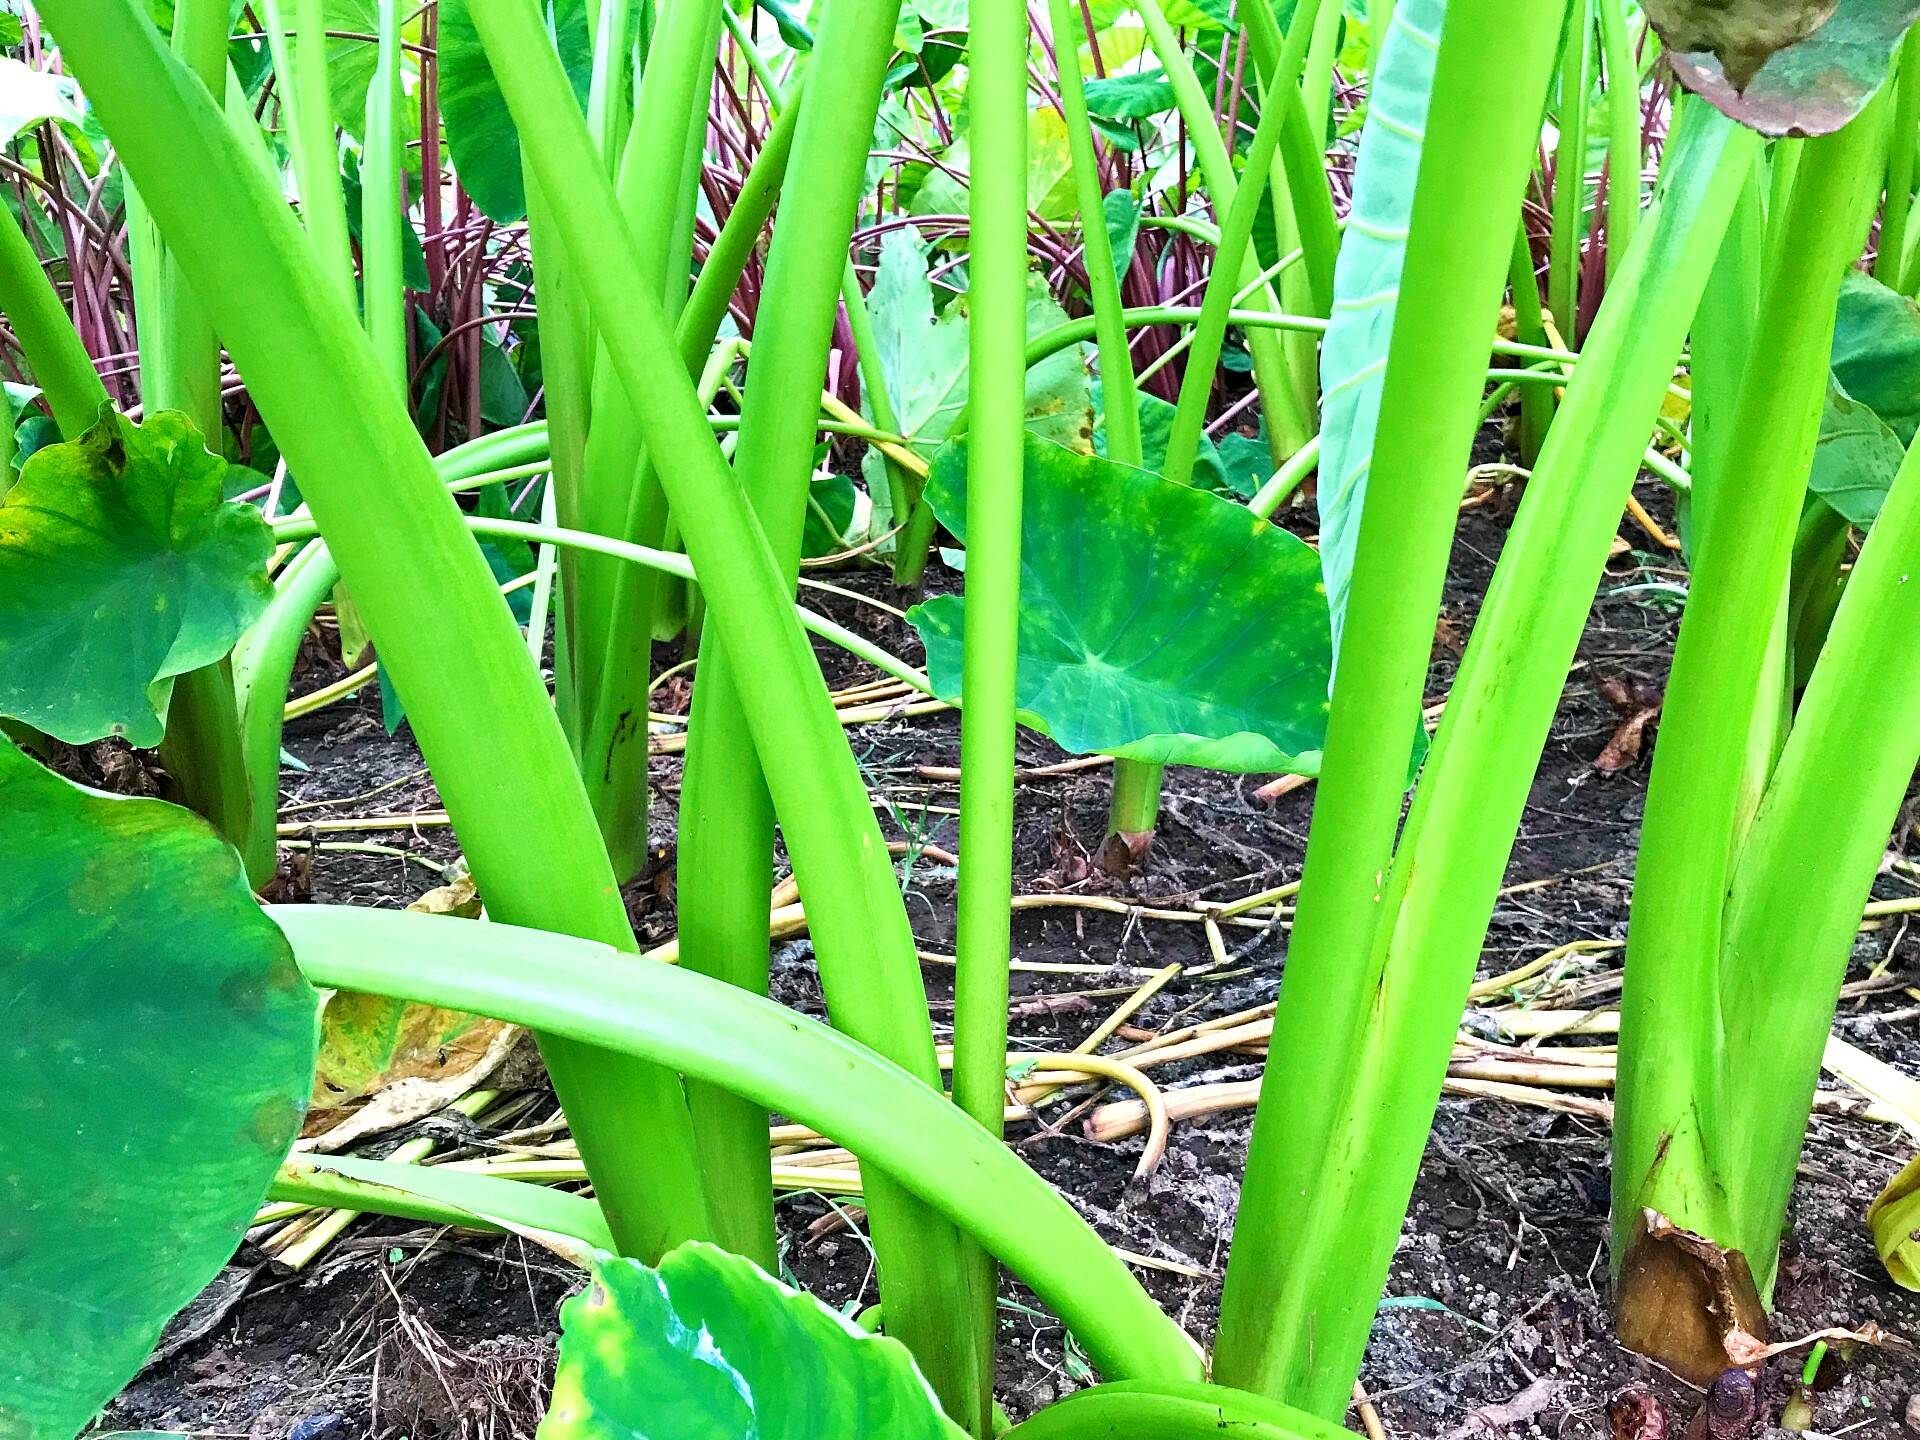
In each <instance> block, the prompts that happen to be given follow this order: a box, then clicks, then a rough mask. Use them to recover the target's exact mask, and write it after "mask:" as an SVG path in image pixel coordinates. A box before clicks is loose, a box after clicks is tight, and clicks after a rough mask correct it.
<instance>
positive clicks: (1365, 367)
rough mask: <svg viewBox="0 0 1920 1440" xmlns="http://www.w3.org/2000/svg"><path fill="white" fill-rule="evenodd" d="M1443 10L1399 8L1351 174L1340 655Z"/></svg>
mask: <svg viewBox="0 0 1920 1440" xmlns="http://www.w3.org/2000/svg"><path fill="white" fill-rule="evenodd" d="M1445 15H1446V0H1401V3H1400V4H1398V5H1396V6H1395V7H1394V11H1393V23H1392V25H1391V26H1390V27H1389V28H1388V32H1387V37H1386V40H1385V43H1384V44H1383V45H1382V47H1381V50H1382V54H1381V57H1380V68H1379V71H1378V73H1377V74H1376V75H1375V76H1374V83H1373V95H1372V102H1371V106H1370V108H1369V110H1368V112H1367V123H1366V125H1365V126H1364V127H1363V128H1362V129H1361V131H1360V154H1359V158H1358V160H1357V161H1356V162H1355V168H1354V180H1353V211H1352V215H1351V216H1350V218H1349V219H1348V222H1347V233H1346V238H1345V240H1344V241H1343V242H1342V243H1341V246H1340V257H1339V260H1338V261H1337V262H1336V263H1335V265H1334V272H1333V316H1332V321H1331V323H1330V324H1329V325H1328V327H1327V336H1326V341H1325V343H1324V344H1323V345H1322V347H1321V351H1320V386H1321V410H1320V415H1321V418H1320V434H1321V442H1320V444H1321V449H1320V488H1319V497H1320V564H1321V566H1322V568H1323V569H1324V570H1325V572H1326V577H1327V598H1328V603H1329V608H1330V612H1331V615H1332V620H1333V643H1334V651H1335V653H1336V654H1337V653H1338V652H1339V648H1340V631H1341V626H1342V622H1343V621H1344V620H1345V618H1346V609H1347V590H1348V587H1349V586H1351V585H1352V583H1353V558H1354V551H1355V550H1356V549H1357V548H1358V545H1359V541H1360V512H1361V509H1362V506H1363V504H1364V502H1365V500H1366V493H1367V471H1368V469H1369V467H1370V466H1371V465H1372V463H1373V440H1374V432H1375V430H1376V428H1377V427H1378V425H1379V423H1380V389H1381V382H1382V381H1383V380H1384V379H1385V378H1386V371H1387V350H1388V347H1389V346H1390V345H1391V344H1392V342H1393V317H1394V313H1395V310H1396V309H1397V307H1398V303H1399V298H1400V275H1401V271H1402V270H1403V269H1404V268H1405V265H1406V259H1407V231H1408V228H1409V227H1410V226H1411V224H1412V222H1413V188H1414V183H1415V181H1416V180H1417V179H1418V178H1419V172H1420V147H1421V143H1422V138H1423V136H1424V134H1425V130H1426V123H1427V103H1428V100H1429V99H1430V98H1431V96H1432V93H1433V70H1434V60H1435V58H1436V57H1437V55H1438V53H1439V44H1440V41H1439V36H1440V25H1441V21H1442V20H1443V19H1444V18H1445Z"/></svg>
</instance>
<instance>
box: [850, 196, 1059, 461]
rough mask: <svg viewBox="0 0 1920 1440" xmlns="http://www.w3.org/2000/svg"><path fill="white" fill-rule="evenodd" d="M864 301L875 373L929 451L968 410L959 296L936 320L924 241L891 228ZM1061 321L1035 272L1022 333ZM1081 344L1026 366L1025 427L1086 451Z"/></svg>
mask: <svg viewBox="0 0 1920 1440" xmlns="http://www.w3.org/2000/svg"><path fill="white" fill-rule="evenodd" d="M867 304H868V308H869V309H870V310H871V312H872V315H873V332H874V340H875V343H876V346H877V348H878V350H879V356H880V369H881V373H882V374H883V375H884V376H885V377H886V382H887V392H888V395H889V397H890V398H891V399H892V401H893V408H894V410H895V412H896V417H897V419H898V420H899V422H900V427H901V431H902V433H903V434H905V436H906V437H907V439H908V441H909V442H910V443H911V444H912V445H913V447H914V448H915V449H916V450H918V451H920V452H921V453H922V454H924V455H932V454H933V452H934V451H935V450H936V449H938V448H939V446H940V443H941V442H942V441H943V440H945V439H946V438H947V435H948V434H949V433H950V432H951V431H952V429H953V427H954V425H955V423H956V422H957V421H958V420H959V419H960V417H961V415H962V414H963V413H964V412H965V410H966V405H967V321H966V310H965V306H966V301H965V297H962V298H961V299H959V300H956V301H955V302H954V303H953V304H952V305H950V306H949V307H948V309H947V312H946V313H945V314H944V315H941V316H940V317H939V318H937V319H936V318H935V316H934V313H933V285H932V283H931V282H930V281H929V280H928V279H927V251H926V247H925V246H923V245H922V244H921V242H920V241H919V240H918V239H916V238H915V237H914V236H913V235H912V233H911V232H909V231H907V230H893V231H889V232H888V234H887V237H886V239H885V240H884V241H883V242H882V243H881V246H880V264H879V268H878V270H877V271H876V272H875V274H874V282H873V289H872V291H871V293H870V294H869V295H868V297H867ZM1065 323H1066V313H1065V312H1064V311H1063V310H1061V308H1060V307H1059V305H1058V304H1056V303H1055V302H1054V300H1053V297H1052V296H1051V295H1049V294H1048V293H1047V290H1046V286H1045V284H1044V283H1043V282H1042V281H1041V280H1040V279H1039V277H1038V276H1035V277H1033V278H1032V279H1031V280H1030V281H1029V284H1028V291H1027V334H1028V335H1029V336H1034V335H1039V334H1042V333H1044V332H1045V331H1048V330H1051V329H1053V328H1054V327H1055V326H1057V325H1062V324H1065ZM1083 349H1084V347H1081V346H1070V347H1068V348H1067V349H1066V350H1063V351H1061V352H1060V353H1059V354H1057V355H1051V356H1049V357H1048V358H1047V359H1045V360H1043V361H1042V362H1041V363H1040V364H1038V365H1035V366H1034V367H1033V368H1032V369H1030V370H1028V371H1027V428H1028V429H1030V430H1032V431H1034V432H1035V433H1036V434H1040V435H1043V436H1045V437H1046V438H1048V439H1050V440H1053V441H1055V442H1056V443H1058V444H1062V445H1068V446H1071V447H1072V448H1074V449H1077V450H1083V451H1084V450H1086V449H1088V448H1089V447H1090V446H1091V444H1092V438H1091V437H1092V428H1093V401H1092V399H1091V397H1090V396H1089V394H1088V390H1087V371H1086V365H1085V360H1084V356H1083V354H1082V350H1083ZM869 418H871V416H869ZM870 478H871V477H870ZM882 488H883V489H884V486H882ZM874 493H876V494H877V493H879V492H878V491H876V492H874Z"/></svg>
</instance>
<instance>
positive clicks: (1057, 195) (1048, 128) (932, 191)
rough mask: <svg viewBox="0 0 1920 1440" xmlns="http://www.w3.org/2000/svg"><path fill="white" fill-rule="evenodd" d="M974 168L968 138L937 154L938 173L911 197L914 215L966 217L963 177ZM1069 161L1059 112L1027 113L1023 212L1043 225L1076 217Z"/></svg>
mask: <svg viewBox="0 0 1920 1440" xmlns="http://www.w3.org/2000/svg"><path fill="white" fill-rule="evenodd" d="M971 163H972V155H971V151H970V149H969V147H968V142H967V137H966V136H965V135H962V136H960V137H959V138H958V139H957V140H955V141H954V142H953V143H952V144H951V145H949V146H947V147H946V149H944V150H942V151H941V152H940V168H938V169H935V170H934V171H933V172H932V173H931V174H929V175H928V176H927V178H926V180H925V182H924V183H922V185H921V186H920V188H919V190H918V191H916V192H915V194H914V197H913V203H912V204H911V206H909V208H910V209H911V210H912V212H913V213H914V214H915V215H964V214H966V213H967V173H968V169H969V167H970V165H971ZM1076 206H1077V201H1076V198H1075V195H1074V189H1073V156H1072V154H1071V152H1070V151H1069V150H1068V149H1067V122H1066V121H1065V120H1063V119H1062V118H1061V116H1060V112H1059V111H1058V110H1052V109H1042V110H1029V111H1028V112H1027V208H1028V209H1029V210H1031V211H1033V212H1034V214H1036V215H1038V216H1040V218H1041V219H1043V220H1070V219H1073V218H1075V210H1076Z"/></svg>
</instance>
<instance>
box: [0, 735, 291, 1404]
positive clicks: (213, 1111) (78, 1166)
mask: <svg viewBox="0 0 1920 1440" xmlns="http://www.w3.org/2000/svg"><path fill="white" fill-rule="evenodd" d="M0 810H4V812H5V814H6V817H7V823H6V825H5V827H4V829H3V830H0V865H3V866H4V868H5V870H6V874H7V877H8V881H7V884H6V886H5V887H4V892H3V893H0V926H4V927H5V931H6V936H7V941H6V944H5V946H4V947H0V995H4V997H5V1007H6V1014H7V1031H6V1039H5V1041H4V1043H0V1134H4V1135H5V1136H6V1143H5V1144H4V1145H0V1335H5V1336H6V1344H5V1345H4V1347H0V1435H5V1436H7V1437H9V1440H68V1437H70V1436H72V1435H74V1434H76V1433H77V1432H78V1431H79V1430H80V1428H81V1427H82V1426H83V1425H85V1424H86V1423H87V1421H88V1420H89V1419H90V1418H91V1417H92V1415H93V1413H94V1411H95V1410H97V1409H98V1408H99V1407H100V1406H101V1405H102V1404H104V1403H105V1402H106V1401H107V1400H108V1399H109V1398H111V1397H112V1396H113V1394H114V1393H115V1392H116V1391H118V1390H119V1388H120V1387H121V1386H122V1385H124V1384H125V1383H126V1382H127V1380H128V1379H129V1378H131V1376H132V1375H133V1373H134V1372H135V1370H137V1369H138V1368H139V1366H140V1364H141V1362H142V1361H144V1360H145V1359H146V1357H147V1353H148V1351H149V1350H150V1349H151V1347H152V1345H153V1342H154V1340H155V1338H156V1337H157V1336H158V1335H159V1333H160V1328H161V1326H162V1325H164V1324H165V1323H166V1321H167V1319H168V1318H169V1317H170V1316H172V1315H173V1313H174V1312H175V1311H176V1310H178V1309H180V1308H181V1307H182V1306H183V1305H185V1304H186V1303H187V1302H188V1301H189V1300H191V1299H192V1298H193V1297H194V1296H195V1295H196V1294H197V1293H199V1291H200V1289H201V1287H202V1286H204V1285H205V1284H206V1283H207V1281H209V1280H210V1279H212V1278H213V1276H214V1275H215V1274H216V1273H217V1272H218V1271H219V1269H220V1267H221V1265H222V1264H224V1263H225V1262H226V1260H227V1259H228V1257H229V1256H231V1255H232V1254H233V1251H234V1247H235V1246H236V1245H238V1244H239V1242H240V1239H241V1236H242V1235H243V1234H244V1232H245V1230H246V1226H247V1224H248V1222H249V1221H250V1220H251V1218H252V1216H253V1213H254V1211H255V1209H256V1208H257V1207H258V1206H259V1204H260V1201H261V1200H262V1198H263V1197H264V1196H265V1195H266V1191H267V1186H268V1184H269V1183H270V1182H271V1180H272V1179H273V1174H274V1170H275V1167H276V1166H277V1165H278V1164H279V1163H280V1159H281V1157H282V1156H284V1155H285V1154H286V1152H287V1147H288V1145H289V1144H290V1143H291V1142H292V1140H293V1137H294V1134H295V1133H296V1131H297V1130H298V1128H299V1124H300V1112H301V1108H302V1107H303V1106H304V1104H305V1103H306V1097H307V1087H308V1086H309V1085H310V1084H311V1083H312V1076H313V1016H314V1005H315V996H314V993H313V991H312V990H310V989H309V988H308V987H307V984H306V982H305V981H304V980H302V979H301V978H300V973H299V971H297V970H296V969H295V968H294V964H293V956H292V952H291V951H290V949H289V948H288V945H287V942H286V940H285V938H284V937H283V936H282V935H281V934H280V931H279V930H278V929H277V928H276V927H275V926H274V924H273V922H272V921H270V920H268V919H267V918H266V916H265V915H263V914H262V913H261V911H260V908H259V906H258V905H256V904H255V903H254V900H253V896H252V894H251V893H250V892H249V891H248V888H247V882H246V877H245V875H244V874H243V873H242V871H241V866H240V859H239V857H238V856H237V855H236V854H235V853H234V852H233V850H232V849H231V848H230V847H229V846H228V845H227V844H226V842H225V841H223V840H222V839H221V838H220V837H219V836H218V835H217V834H216V833H215V832H214V831H213V830H212V828H211V827H209V826H208V825H207V824H206V823H205V822H203V821H202V820H200V819H199V818H197V817H196V816H194V815H192V814H191V813H190V812H188V811H186V810H182V809H179V808H178V807H176V806H172V805H166V804H162V803H161V802H159V801H157V800H136V799H128V798H126V797H122V796H113V795H102V794H99V793H97V792H95V791H92V790H83V789H81V788H80V787H79V786H76V785H72V784H69V783H68V782H67V781H65V780H63V779H61V778H60V777H59V776H57V775H54V774H51V773H50V772H48V771H46V770H44V769H42V768H41V767H40V766H39V765H37V764H35V763H34V762H33V761H31V760H29V759H27V758H26V757H25V756H24V755H22V754H20V753H19V752H18V751H16V750H14V749H13V747H12V746H9V745H0Z"/></svg>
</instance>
